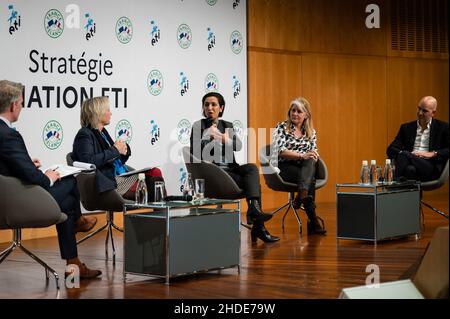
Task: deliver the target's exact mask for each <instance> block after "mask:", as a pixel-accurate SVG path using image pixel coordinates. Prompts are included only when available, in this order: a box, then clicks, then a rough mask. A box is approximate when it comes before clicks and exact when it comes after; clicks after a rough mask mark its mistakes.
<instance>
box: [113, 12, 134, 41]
mask: <svg viewBox="0 0 450 319" xmlns="http://www.w3.org/2000/svg"><path fill="white" fill-rule="evenodd" d="M116 37H117V40H119V42H120V43H122V44H127V43H128V42H130V41H131V38H132V37H133V25H132V24H131V20H130V19H128V18H127V17H121V18H119V20H117V22H116Z"/></svg>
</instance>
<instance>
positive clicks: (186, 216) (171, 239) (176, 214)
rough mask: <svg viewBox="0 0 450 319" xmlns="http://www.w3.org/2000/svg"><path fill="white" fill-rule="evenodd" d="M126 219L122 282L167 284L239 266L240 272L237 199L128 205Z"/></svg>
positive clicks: (124, 209)
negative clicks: (140, 278) (142, 279)
mask: <svg viewBox="0 0 450 319" xmlns="http://www.w3.org/2000/svg"><path fill="white" fill-rule="evenodd" d="M224 205H226V206H227V207H228V206H232V207H233V208H224V207H223V206H224ZM136 209H139V212H136ZM129 210H133V211H132V212H131V211H130V212H129ZM123 214H124V227H123V229H124V245H123V255H124V266H123V279H124V281H125V280H126V275H127V274H134V275H144V276H153V277H160V278H164V279H165V283H166V284H169V281H170V278H173V277H177V276H182V275H188V274H194V273H199V272H207V271H211V270H220V269H225V268H232V267H236V266H237V268H238V273H240V246H241V244H240V224H241V217H240V201H239V200H222V199H203V200H196V201H191V202H185V201H171V202H164V203H152V202H150V203H148V204H146V205H136V204H125V205H124V207H123Z"/></svg>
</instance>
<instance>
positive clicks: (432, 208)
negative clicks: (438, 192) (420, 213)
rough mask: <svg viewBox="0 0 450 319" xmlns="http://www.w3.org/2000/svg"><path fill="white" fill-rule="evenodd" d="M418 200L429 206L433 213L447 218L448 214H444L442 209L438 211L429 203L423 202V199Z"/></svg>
mask: <svg viewBox="0 0 450 319" xmlns="http://www.w3.org/2000/svg"><path fill="white" fill-rule="evenodd" d="M420 202H421V203H422V204H423V205H425V206H426V207H428V208H430V209H431V210H432V211H434V212H435V213H438V214H439V215H441V216H442V217H444V218H447V219H448V215H447V214H445V213H444V212H443V211H440V210H439V209H436V208H434V207H433V206H431V205H429V204H427V203H425V202H424V201H423V200H420Z"/></svg>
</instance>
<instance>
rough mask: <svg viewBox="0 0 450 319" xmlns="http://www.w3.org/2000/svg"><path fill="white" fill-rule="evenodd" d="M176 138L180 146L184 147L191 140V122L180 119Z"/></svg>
mask: <svg viewBox="0 0 450 319" xmlns="http://www.w3.org/2000/svg"><path fill="white" fill-rule="evenodd" d="M177 137H178V141H179V142H180V143H181V144H183V145H185V144H188V143H189V141H190V139H191V122H189V121H188V120H186V119H182V120H181V121H180V122H178V125H177Z"/></svg>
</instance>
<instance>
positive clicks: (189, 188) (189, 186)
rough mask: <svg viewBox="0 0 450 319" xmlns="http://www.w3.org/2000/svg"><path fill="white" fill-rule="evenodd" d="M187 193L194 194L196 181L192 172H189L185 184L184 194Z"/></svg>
mask: <svg viewBox="0 0 450 319" xmlns="http://www.w3.org/2000/svg"><path fill="white" fill-rule="evenodd" d="M187 195H190V196H194V181H193V180H192V174H191V173H188V176H187V177H186V180H185V181H184V185H183V196H187Z"/></svg>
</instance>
